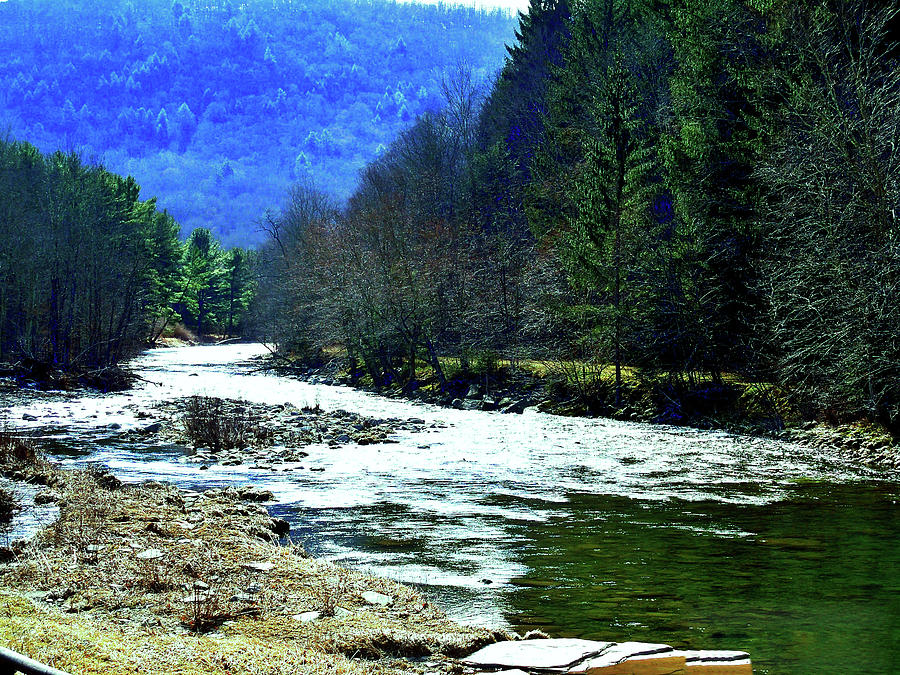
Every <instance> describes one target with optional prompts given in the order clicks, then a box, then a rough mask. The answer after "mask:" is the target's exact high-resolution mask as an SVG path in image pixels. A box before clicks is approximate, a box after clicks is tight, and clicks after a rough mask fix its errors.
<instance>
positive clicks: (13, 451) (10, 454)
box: [0, 426, 39, 465]
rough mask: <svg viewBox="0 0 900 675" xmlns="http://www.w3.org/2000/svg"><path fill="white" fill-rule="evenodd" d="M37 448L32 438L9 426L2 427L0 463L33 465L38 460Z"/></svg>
mask: <svg viewBox="0 0 900 675" xmlns="http://www.w3.org/2000/svg"><path fill="white" fill-rule="evenodd" d="M38 459H39V455H38V452H37V449H36V448H35V447H34V444H33V443H32V442H31V440H30V439H28V438H25V437H23V436H21V435H19V434H18V433H17V432H16V431H15V430H14V429H11V428H10V427H9V426H4V427H3V428H2V429H0V464H5V465H33V464H36V463H37V462H38Z"/></svg>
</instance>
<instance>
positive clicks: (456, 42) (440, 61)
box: [0, 0, 515, 246]
mask: <svg viewBox="0 0 900 675" xmlns="http://www.w3.org/2000/svg"><path fill="white" fill-rule="evenodd" d="M0 26H2V27H3V29H4V38H3V40H2V41H0V136H2V135H3V134H5V133H6V134H8V135H10V136H11V137H12V138H14V139H18V140H23V141H28V142H30V143H32V144H34V145H35V146H37V147H38V148H39V149H40V150H42V151H44V152H53V151H56V150H58V149H61V150H63V151H66V152H77V153H79V154H80V155H81V156H82V157H83V158H84V159H85V160H86V161H91V162H99V163H102V164H104V165H105V166H107V167H108V168H109V169H110V170H111V171H115V172H117V173H121V174H123V175H132V176H134V177H135V178H136V179H137V180H138V181H139V182H140V183H141V185H142V187H143V188H144V190H145V191H146V193H147V195H150V196H152V195H158V196H159V199H160V204H161V206H162V207H164V208H166V209H167V210H168V211H169V212H170V213H172V214H173V215H174V216H175V218H176V219H177V220H178V222H179V223H180V224H181V226H182V233H183V234H184V235H185V236H186V235H187V234H189V233H190V231H191V230H193V229H195V228H197V227H207V228H210V229H211V230H212V231H213V233H214V234H215V235H216V237H217V238H219V239H220V240H221V241H222V242H223V243H224V244H226V245H229V246H231V245H240V246H246V245H248V244H253V243H257V242H259V241H261V235H260V234H259V232H258V227H257V225H256V222H257V221H258V220H259V219H260V218H261V217H262V216H263V213H264V212H265V210H266V209H267V208H269V207H270V206H272V205H273V204H277V203H278V202H279V200H280V199H281V198H282V196H283V194H284V193H285V192H286V191H287V189H288V187H289V186H290V184H291V183H292V182H293V181H294V180H296V179H298V178H304V177H306V176H312V177H314V178H316V179H318V180H319V182H320V183H321V184H323V185H327V187H328V190H329V191H330V193H331V194H333V195H335V196H336V197H338V198H339V199H345V198H346V197H347V196H348V195H349V193H350V192H351V190H352V188H353V186H354V185H355V183H356V179H357V173H358V171H359V170H360V169H361V168H362V167H363V166H364V165H365V164H366V163H367V162H369V161H371V160H373V159H374V158H375V157H376V156H377V155H378V154H379V153H380V152H382V151H383V149H384V147H386V145H387V144H388V143H389V142H390V141H391V140H392V139H393V138H394V137H395V136H396V134H397V133H398V132H399V131H400V129H402V128H403V127H405V126H406V125H408V124H409V122H410V121H412V120H413V119H414V118H415V116H416V115H418V114H420V113H423V112H425V111H427V110H431V109H435V108H437V107H438V106H439V103H440V82H441V80H442V73H443V72H444V71H445V70H446V69H448V68H452V66H453V65H454V64H455V63H456V62H458V61H464V62H466V63H469V64H471V66H472V67H473V68H475V69H476V70H477V71H478V72H479V73H480V74H481V76H482V77H488V76H489V75H490V74H491V73H493V71H494V70H496V68H498V67H499V65H500V64H501V62H502V59H503V55H504V51H503V49H504V42H505V41H507V40H509V39H511V38H512V34H513V29H514V26H515V22H514V19H513V18H512V17H510V16H508V15H507V14H505V13H502V12H493V13H486V12H480V11H475V10H472V9H465V8H461V7H454V6H449V5H448V6H441V7H437V6H421V5H415V4H397V3H394V2H389V1H387V0H358V1H356V0H354V1H351V0H310V1H309V2H305V1H300V0H254V1H253V2H248V3H238V2H229V1H228V0H212V1H204V2H200V1H199V0H184V1H176V2H173V1H172V0H144V1H142V2H129V1H127V0H89V1H84V0H77V1H75V0H63V1H60V0H7V1H6V2H0ZM147 195H145V197H146V196H147Z"/></svg>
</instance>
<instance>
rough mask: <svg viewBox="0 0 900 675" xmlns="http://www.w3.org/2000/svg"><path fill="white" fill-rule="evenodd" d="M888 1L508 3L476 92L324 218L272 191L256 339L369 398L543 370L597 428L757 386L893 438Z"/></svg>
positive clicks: (446, 91) (898, 128) (410, 135)
mask: <svg viewBox="0 0 900 675" xmlns="http://www.w3.org/2000/svg"><path fill="white" fill-rule="evenodd" d="M897 9H898V8H897V6H896V5H895V4H894V3H887V4H885V3H874V2H867V1H866V0H816V1H815V2H810V3H783V2H776V1H774V0H721V1H716V2H711V1H709V0H579V1H575V0H573V1H569V0H533V1H532V3H531V6H530V10H529V12H528V13H527V15H521V16H520V20H519V26H518V30H517V32H516V39H515V41H514V44H512V45H511V46H510V47H509V49H508V56H507V58H506V61H505V64H504V66H503V68H502V70H501V72H500V74H499V76H498V77H497V79H496V80H495V81H494V82H493V83H492V84H491V86H490V87H484V86H483V85H482V80H481V79H480V78H479V76H478V73H476V72H473V71H472V70H471V69H466V68H458V69H456V70H455V71H453V72H451V73H448V74H447V75H446V77H445V79H444V81H443V84H442V87H441V93H442V96H443V99H444V100H443V105H442V107H441V108H440V109H439V110H429V111H426V112H424V113H423V114H421V115H419V116H418V117H417V118H416V120H415V121H414V122H412V123H411V124H410V125H409V126H408V127H407V128H405V129H404V130H403V131H402V132H401V133H400V134H399V135H398V137H397V138H396V140H394V141H393V142H392V143H391V144H390V146H389V147H388V148H387V150H386V152H384V154H382V155H381V156H380V157H378V158H377V159H375V160H374V161H372V162H370V163H369V164H368V165H367V166H366V168H365V169H364V171H363V172H362V174H361V178H360V182H359V184H358V186H357V188H356V189H355V191H354V192H353V193H352V195H351V197H350V198H349V200H348V202H347V204H346V205H343V204H340V203H337V202H335V201H334V200H333V199H332V198H331V197H330V196H329V195H328V193H327V191H323V190H322V189H320V187H318V186H316V185H315V184H314V183H313V182H311V181H309V180H306V181H301V182H299V183H298V184H297V185H296V186H295V187H294V189H293V191H292V193H291V196H290V197H289V199H288V200H287V201H286V202H285V203H284V205H283V207H282V209H281V211H280V212H279V213H278V215H277V216H274V217H272V218H270V219H269V221H268V223H267V229H268V236H269V241H268V243H267V245H266V246H265V247H264V248H263V249H262V250H261V252H260V257H261V270H262V274H261V277H260V280H259V283H260V298H259V304H258V308H257V316H258V322H259V326H261V327H263V330H264V331H265V334H266V336H267V338H268V339H271V340H272V341H274V342H275V343H277V344H278V346H279V348H280V349H281V350H282V351H283V352H285V353H292V354H296V355H301V356H303V357H304V358H306V359H307V361H308V362H310V363H313V362H316V361H321V360H323V358H325V357H326V356H327V354H328V353H333V349H334V345H340V346H341V349H342V350H343V353H345V354H346V362H347V364H348V365H347V367H348V369H349V371H350V373H351V376H352V377H354V378H357V379H361V380H366V381H369V382H371V383H373V384H374V385H376V386H385V385H389V384H390V385H399V386H402V387H404V388H405V389H406V390H408V391H413V390H415V389H417V388H419V387H421V386H423V385H424V384H426V383H427V384H430V386H431V387H434V388H439V389H440V390H442V391H446V390H452V389H453V387H454V386H458V382H456V381H455V380H454V379H453V378H454V377H456V375H457V374H458V373H459V372H468V373H470V374H471V373H472V372H473V371H476V370H478V371H479V372H485V371H486V370H490V369H492V368H493V369H497V368H498V367H500V366H502V365H503V364H509V363H525V362H529V361H530V362H534V361H536V360H543V361H545V362H553V363H556V364H557V365H558V367H559V368H560V369H562V370H563V371H564V377H563V379H562V383H561V386H563V387H564V388H566V389H567V391H568V393H569V394H571V395H573V396H578V397H580V398H581V399H583V401H584V402H585V404H586V407H587V408H588V409H589V410H591V411H593V412H596V413H603V414H614V415H615V414H619V413H621V412H622V410H623V407H624V406H625V404H626V401H627V400H628V398H629V397H630V396H633V394H634V391H635V388H636V387H635V382H641V383H644V384H647V385H649V386H651V387H652V388H653V391H654V392H655V393H656V394H657V395H658V396H659V397H660V398H661V399H668V400H669V401H671V405H668V404H667V406H668V407H664V409H663V412H662V414H660V415H659V417H658V418H657V419H658V420H659V421H669V422H678V421H679V420H680V419H681V417H682V403H683V401H684V394H685V392H694V393H697V392H699V393H700V395H701V396H708V397H715V396H717V395H719V394H720V393H721V392H727V390H728V386H729V384H730V383H734V382H743V383H765V385H766V388H765V390H764V392H768V394H772V393H773V392H775V393H777V396H778V400H779V401H786V402H787V403H788V404H789V405H790V407H791V409H792V410H795V411H799V414H800V415H802V416H803V417H805V418H807V419H812V418H819V419H826V420H832V421H841V420H848V419H854V420H856V419H868V420H872V421H878V422H880V423H882V424H884V425H886V426H887V427H888V428H890V429H893V430H894V431H896V430H897V429H898V423H900V342H898V339H897V338H898V331H897V326H898V325H900V293H898V279H900V245H898V244H900V228H898V222H897V214H898V208H900V156H898V155H897V153H896V152H895V149H896V147H897V144H898V142H900V100H898V96H900V69H898V64H897V55H898V51H897V48H896V43H895V39H896V37H897V30H896V28H897V24H896V17H897ZM329 350H331V352H329ZM451 371H452V372H451ZM757 391H763V390H760V389H758V390H757Z"/></svg>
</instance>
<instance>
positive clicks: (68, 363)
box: [0, 141, 254, 379]
mask: <svg viewBox="0 0 900 675" xmlns="http://www.w3.org/2000/svg"><path fill="white" fill-rule="evenodd" d="M140 192H141V189H140V186H139V185H138V184H137V182H135V180H134V179H133V178H131V177H129V178H123V177H121V176H118V175H116V174H114V173H111V172H109V171H107V170H106V169H104V168H103V167H101V166H94V165H87V164H85V163H84V162H83V161H82V160H81V158H80V157H78V155H75V154H64V153H60V152H56V153H53V154H48V155H43V154H41V153H40V151H38V150H37V149H36V148H35V147H34V146H32V145H29V144H27V143H8V142H3V141H0V361H9V360H12V361H21V362H22V364H23V365H22V368H24V370H20V371H17V372H20V373H21V374H23V375H33V376H34V377H36V378H37V379H43V377H44V376H45V375H46V374H47V373H48V372H49V370H50V369H58V370H59V371H61V372H65V373H84V372H89V371H91V370H96V369H101V368H105V367H107V366H110V365H114V364H116V363H117V362H119V361H121V360H122V359H123V358H126V357H129V356H132V355H134V353H135V352H136V351H137V350H139V349H142V348H144V347H145V346H146V344H147V343H148V342H150V341H152V340H154V339H156V338H158V337H159V336H160V335H161V334H162V333H163V332H164V331H166V330H168V329H170V328H172V327H173V326H174V325H175V324H176V323H182V322H183V323H185V324H187V325H188V326H190V327H191V328H192V329H194V330H196V331H197V332H199V333H208V332H210V331H211V330H213V329H216V330H219V331H222V332H226V333H228V334H231V333H232V332H238V331H240V329H241V327H242V318H243V313H244V311H245V310H246V308H247V305H248V304H249V301H250V295H251V293H252V291H253V288H254V281H253V274H252V272H253V269H252V266H253V256H252V254H251V253H248V252H247V251H243V250H241V249H231V250H227V251H226V250H223V249H222V248H221V247H220V245H219V243H218V242H217V241H216V240H215V239H214V238H213V237H212V235H211V234H210V232H209V230H206V229H197V230H195V231H194V232H193V233H192V235H191V237H190V238H189V239H188V241H187V242H185V243H183V244H182V243H181V242H180V241H179V238H178V224H177V223H176V222H175V220H174V219H173V218H172V216H170V215H169V214H168V213H166V212H165V211H161V210H159V209H157V207H156V200H154V199H150V200H143V201H142V200H141V199H139V194H140Z"/></svg>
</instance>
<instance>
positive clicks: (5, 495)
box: [0, 487, 22, 539]
mask: <svg viewBox="0 0 900 675" xmlns="http://www.w3.org/2000/svg"><path fill="white" fill-rule="evenodd" d="M21 510H22V504H21V503H20V501H19V497H18V495H17V494H16V493H15V492H14V491H13V490H10V489H9V488H5V487H0V533H2V534H3V535H4V536H5V537H6V538H7V539H8V538H9V531H10V528H11V527H12V521H13V518H15V517H16V514H17V513H19V512H20V511H21Z"/></svg>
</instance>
